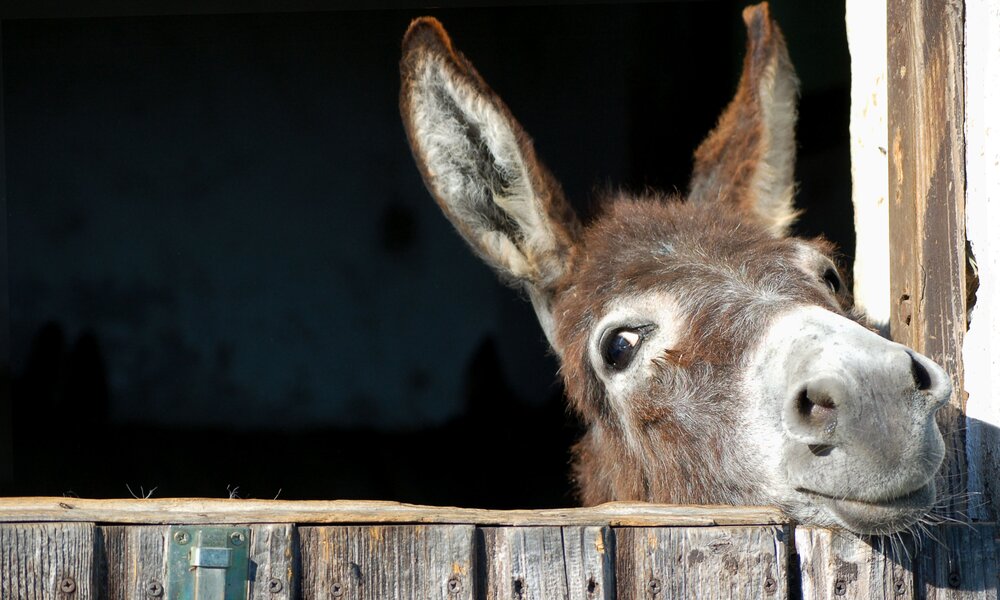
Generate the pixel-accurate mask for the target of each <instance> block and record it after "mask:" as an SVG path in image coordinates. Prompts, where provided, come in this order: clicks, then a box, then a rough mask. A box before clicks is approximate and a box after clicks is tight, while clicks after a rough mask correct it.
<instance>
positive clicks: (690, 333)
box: [400, 4, 951, 532]
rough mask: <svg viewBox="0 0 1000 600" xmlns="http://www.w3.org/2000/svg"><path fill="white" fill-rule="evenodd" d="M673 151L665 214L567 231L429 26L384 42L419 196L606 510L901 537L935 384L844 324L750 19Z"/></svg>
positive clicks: (557, 192)
mask: <svg viewBox="0 0 1000 600" xmlns="http://www.w3.org/2000/svg"><path fill="white" fill-rule="evenodd" d="M743 17H744V20H745V21H746V25H747V30H748V43H747V54H746V58H745V61H744V66H743V74H742V77H741V79H740V83H739V86H738V89H737V92H736V96H735V98H734V99H733V101H732V102H731V104H730V105H729V106H728V107H727V108H726V110H725V111H724V112H723V114H722V117H721V118H720V119H719V123H718V125H717V127H716V129H715V130H714V131H713V132H712V133H711V134H710V135H709V136H708V138H707V139H706V140H705V141H704V142H703V143H702V145H701V146H700V147H699V148H698V150H697V151H696V153H695V167H694V176H693V180H692V182H691V186H690V192H689V194H688V198H687V199H686V201H685V200H684V199H681V198H673V197H667V196H657V195H650V194H647V195H645V196H643V197H626V196H624V195H622V196H620V197H615V198H610V199H608V201H607V202H606V205H605V207H604V211H603V213H602V214H601V215H600V216H598V217H596V218H595V219H594V220H593V222H592V223H590V224H588V225H587V226H585V227H584V226H582V225H581V224H580V223H579V221H578V220H577V218H576V217H575V215H574V214H573V212H572V210H571V208H570V206H569V205H568V204H567V202H566V201H565V199H564V197H563V194H562V191H561V189H560V187H559V185H558V184H557V183H556V181H555V180H554V179H553V178H552V176H551V175H550V174H549V172H548V171H547V170H546V169H545V168H544V167H543V166H542V165H541V164H540V163H539V161H538V159H537V158H536V156H535V152H534V150H533V148H532V145H531V140H530V139H529V138H528V136H527V135H526V134H525V132H524V131H523V130H522V129H521V126H520V125H519V124H518V123H517V121H515V120H514V118H513V117H512V116H511V114H510V112H509V111H508V109H507V107H506V106H505V105H504V104H503V102H502V101H501V100H500V98H499V97H498V96H497V95H496V94H495V93H494V92H493V91H492V90H491V89H490V88H489V86H487V84H486V83H485V82H484V81H483V79H482V78H481V77H480V76H479V74H478V73H477V72H476V70H475V69H474V68H473V66H472V64H471V63H470V62H469V61H468V60H467V59H466V58H465V57H464V56H463V55H462V54H460V53H459V52H458V51H457V50H455V48H454V47H453V46H452V43H451V40H450V39H449V37H448V35H447V34H446V33H445V31H444V29H443V28H442V27H441V25H440V24H439V23H438V22H437V21H435V20H434V19H430V18H422V19H417V20H416V21H414V22H413V23H412V25H411V26H410V29H409V31H407V33H406V37H405V38H404V41H403V59H402V63H401V71H402V93H401V99H400V106H401V110H402V115H403V120H404V123H405V126H406V132H407V135H408V137H409V141H410V145H411V147H412V148H413V153H414V156H415V157H416V160H417V164H418V165H419V167H420V170H421V173H422V174H423V177H424V181H425V182H426V184H427V187H428V188H429V189H430V191H431V193H432V194H433V195H434V197H435V199H436V200H437V202H438V204H439V205H440V206H441V209H442V210H443V211H444V213H445V215H447V217H448V218H449V219H450V220H451V222H452V223H453V224H454V225H455V227H456V228H457V229H458V231H459V233H461V235H462V236H463V237H464V238H465V239H466V241H468V243H469V244H470V245H471V246H472V248H473V250H474V251H475V252H476V253H477V254H479V255H480V256H481V257H482V258H483V260H485V261H486V262H487V263H489V264H490V265H491V266H492V267H493V268H494V269H495V270H496V271H498V272H499V273H500V275H501V277H503V278H504V279H505V280H507V281H508V282H509V283H511V284H512V285H514V286H516V287H520V288H522V289H524V290H525V291H526V292H527V295H528V297H529V298H530V299H531V302H532V304H533V305H534V308H535V311H536V313H537V314H538V318H539V321H540V322H541V325H542V329H543V330H544V331H545V335H546V337H547V338H548V340H549V343H550V344H551V345H552V347H553V349H554V350H555V352H556V353H557V354H558V356H559V359H560V362H561V365H562V368H561V371H562V375H563V378H564V380H565V384H566V389H567V394H568V396H569V399H570V403H571V405H572V407H573V409H574V410H575V411H576V412H577V414H578V415H579V416H580V418H581V419H582V420H583V421H584V423H585V425H586V427H587V433H586V434H585V436H584V438H583V439H582V440H581V441H580V443H579V444H578V445H577V447H576V467H575V473H576V478H577V483H578V485H579V487H580V493H581V495H582V499H583V501H584V502H585V503H587V504H592V503H597V502H603V501H607V500H649V501H654V502H674V503H719V504H773V505H777V506H780V507H782V508H783V509H784V510H785V512H786V513H787V514H788V515H789V516H791V517H792V518H795V519H798V520H800V521H802V522H804V523H810V524H815V525H828V526H839V527H846V528H848V529H851V530H854V531H859V532H879V531H892V530H896V529H899V528H903V527H907V526H909V525H911V524H912V523H914V522H915V521H916V520H917V519H919V518H920V517H921V516H922V515H923V514H925V513H926V512H927V511H928V510H929V508H930V507H931V506H932V505H933V503H934V500H935V494H936V492H935V485H934V475H935V473H936V471H937V469H938V467H939V466H940V463H941V460H942V457H943V452H944V450H943V448H944V446H943V442H942V439H941V434H940V432H939V431H938V428H937V425H936V423H935V420H934V413H935V412H936V411H937V409H938V408H939V407H941V406H942V404H943V403H945V402H946V401H947V399H948V398H949V396H950V393H951V385H950V383H949V380H948V377H947V375H946V374H945V372H944V371H943V370H942V369H941V368H940V367H939V366H938V365H937V364H935V363H934V362H932V361H931V360H929V359H928V358H926V357H924V356H921V355H919V354H917V353H916V352H913V351H912V350H910V349H908V348H906V347H904V346H901V345H899V344H895V343H892V342H889V341H887V340H885V339H883V338H881V337H880V336H878V335H877V334H875V333H873V332H872V331H870V330H869V329H868V328H867V327H865V326H864V325H863V324H861V323H859V318H858V317H856V316H854V315H852V314H851V313H850V305H851V299H850V296H849V294H848V291H847V290H846V289H845V286H844V285H843V284H842V283H841V279H840V276H839V274H838V272H837V267H836V265H835V263H834V261H833V259H832V258H831V255H832V248H831V247H830V245H829V244H827V243H825V242H823V241H818V240H803V239H798V238H794V237H789V236H788V235H787V231H788V227H789V225H790V224H791V223H792V221H793V220H794V218H795V210H794V208H793V205H792V195H793V192H794V188H795V185H794V180H793V165H794V150H795V141H794V132H793V129H794V122H795V116H796V114H795V100H796V95H797V82H796V79H795V75H794V72H793V70H792V66H791V63H790V62H789V59H788V54H787V51H786V49H785V44H784V40H783V38H782V35H781V32H780V31H779V30H778V27H777V25H776V24H775V23H774V22H773V21H772V20H771V18H770V15H769V13H768V7H767V5H766V4H761V5H758V6H754V7H750V8H748V9H746V10H745V11H744V14H743Z"/></svg>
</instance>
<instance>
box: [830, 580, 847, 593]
mask: <svg viewBox="0 0 1000 600" xmlns="http://www.w3.org/2000/svg"><path fill="white" fill-rule="evenodd" d="M833 593H834V594H836V595H838V596H843V595H844V594H846V593H847V582H846V581H844V580H843V579H838V580H837V581H835V582H834V584H833Z"/></svg>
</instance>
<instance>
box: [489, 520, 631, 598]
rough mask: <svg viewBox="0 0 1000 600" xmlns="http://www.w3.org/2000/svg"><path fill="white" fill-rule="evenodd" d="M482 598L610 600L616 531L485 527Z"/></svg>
mask: <svg viewBox="0 0 1000 600" xmlns="http://www.w3.org/2000/svg"><path fill="white" fill-rule="evenodd" d="M480 535H481V545H480V548H479V564H480V575H481V578H480V588H479V598H483V599H486V600H508V599H513V600H549V599H552V600H559V599H563V598H565V599H569V600H596V599H602V600H611V599H613V598H614V597H615V583H614V570H613V569H614V566H613V560H614V558H613V553H614V551H613V548H614V546H613V544H614V541H613V539H612V538H611V530H610V529H608V528H605V527H489V528H483V529H481V530H480Z"/></svg>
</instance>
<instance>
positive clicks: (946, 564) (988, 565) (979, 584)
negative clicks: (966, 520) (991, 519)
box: [916, 523, 1000, 600]
mask: <svg viewBox="0 0 1000 600" xmlns="http://www.w3.org/2000/svg"><path fill="white" fill-rule="evenodd" d="M934 537H936V538H937V540H934V541H928V542H926V543H925V545H924V547H923V548H922V549H921V552H920V558H919V561H918V565H917V581H916V586H917V590H918V596H917V597H918V598H923V599H926V600H997V598H1000V594H998V591H997V588H998V586H1000V528H998V526H997V525H996V524H986V523H977V524H975V525H972V526H967V525H946V526H941V527H938V528H937V529H936V530H935V533H934Z"/></svg>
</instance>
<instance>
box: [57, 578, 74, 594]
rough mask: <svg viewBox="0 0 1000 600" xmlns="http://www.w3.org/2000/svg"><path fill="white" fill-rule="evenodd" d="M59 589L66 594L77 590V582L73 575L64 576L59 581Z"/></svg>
mask: <svg viewBox="0 0 1000 600" xmlns="http://www.w3.org/2000/svg"><path fill="white" fill-rule="evenodd" d="M59 591H60V592H62V593H64V594H72V593H73V592H75V591H76V582H75V581H73V578H72V577H63V578H62V580H60V581H59Z"/></svg>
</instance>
